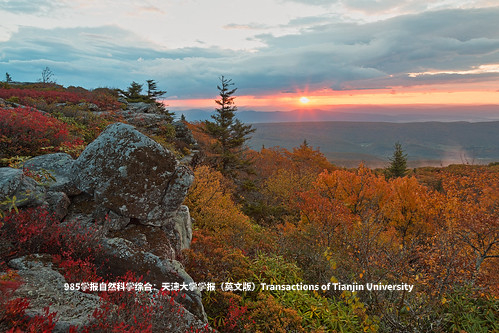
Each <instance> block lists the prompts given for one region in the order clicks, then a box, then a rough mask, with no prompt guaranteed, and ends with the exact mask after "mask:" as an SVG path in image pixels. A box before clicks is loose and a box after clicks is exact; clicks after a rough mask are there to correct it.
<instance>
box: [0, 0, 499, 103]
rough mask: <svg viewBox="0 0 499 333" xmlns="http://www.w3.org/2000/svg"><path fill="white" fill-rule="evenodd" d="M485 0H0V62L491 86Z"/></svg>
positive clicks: (74, 75)
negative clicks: (228, 0) (143, 0)
mask: <svg viewBox="0 0 499 333" xmlns="http://www.w3.org/2000/svg"><path fill="white" fill-rule="evenodd" d="M496 4H497V3H496ZM493 5H494V1H474V2H473V1H471V2H470V1H457V0H456V1H443V0H442V1H440V0H435V1H427V2H421V1H412V0H407V1H403V0H400V1H392V0H387V1H366V0H337V1H334V0H331V1H327V0H314V1H310V0H306V1H305V0H303V1H300V0H255V1H242V0H235V1H230V2H227V1H219V0H213V1H201V0H197V1H196V0H182V1H180V0H172V1H167V2H165V1H154V0H151V1H147V2H136V1H115V0H100V1H97V0H96V1H83V0H80V1H78V0H75V1H63V0H60V1H44V0H36V1H33V0H30V1H25V0H16V1H9V0H7V1H6V0H0V16H1V17H2V21H1V22H0V71H2V72H0V73H2V75H3V73H4V72H8V73H9V74H10V75H11V76H12V77H13V79H14V80H17V81H36V79H38V78H39V77H40V73H41V71H42V69H43V68H45V67H46V66H49V67H50V68H51V70H52V71H53V72H54V73H55V78H56V79H57V82H59V83H61V84H64V85H82V86H85V87H89V88H95V87H99V86H109V87H119V88H124V87H126V86H127V85H128V84H129V83H130V82H131V81H133V80H134V81H144V80H146V79H151V78H152V79H155V80H157V81H158V82H159V85H160V88H161V89H166V90H168V95H170V96H171V97H172V98H178V99H192V98H210V97H211V96H213V95H215V94H216V91H215V89H214V88H215V87H216V84H217V78H218V77H219V76H220V75H222V74H223V75H225V76H228V77H231V78H232V79H233V80H234V82H236V84H237V86H238V87H239V92H242V93H243V94H244V95H251V96H263V95H266V96H271V95H275V94H284V93H286V92H289V93H292V94H294V93H303V92H304V91H305V90H307V91H309V92H315V93H316V94H321V95H328V94H338V93H341V92H344V93H345V92H352V91H356V92H358V91H392V92H393V91H404V89H406V90H408V91H409V90H411V91H416V90H417V91H425V90H427V91H430V90H432V89H446V90H449V91H450V92H452V91H455V90H456V89H464V90H466V89H468V90H482V91H484V92H487V94H488V95H492V96H493V92H496V90H497V89H498V88H497V82H499V20H497V18H498V17H499V7H498V6H496V7H494V6H493ZM442 87H444V88H442ZM496 94H497V92H496Z"/></svg>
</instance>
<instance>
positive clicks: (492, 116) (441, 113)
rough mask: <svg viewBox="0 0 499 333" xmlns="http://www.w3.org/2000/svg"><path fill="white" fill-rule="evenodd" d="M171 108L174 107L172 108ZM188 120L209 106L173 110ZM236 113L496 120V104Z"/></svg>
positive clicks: (249, 119) (245, 115)
mask: <svg viewBox="0 0 499 333" xmlns="http://www.w3.org/2000/svg"><path fill="white" fill-rule="evenodd" d="M173 111H175V110H173ZM175 112H176V113H177V114H178V115H179V116H180V115H181V114H183V115H184V116H185V117H186V119H187V120H188V121H203V120H207V119H210V115H211V114H213V112H214V109H213V110H204V109H192V110H184V111H175ZM236 115H237V117H238V118H239V119H240V120H241V121H243V122H245V123H275V122H314V121H356V122H422V121H442V122H449V121H469V122H483V121H499V105H474V106H435V105H416V106H415V105H409V106H374V105H366V106H359V105H352V106H339V107H334V108H330V109H328V110H322V109H314V108H302V109H296V110H292V111H267V112H264V111H253V110H240V111H238V112H237V113H236Z"/></svg>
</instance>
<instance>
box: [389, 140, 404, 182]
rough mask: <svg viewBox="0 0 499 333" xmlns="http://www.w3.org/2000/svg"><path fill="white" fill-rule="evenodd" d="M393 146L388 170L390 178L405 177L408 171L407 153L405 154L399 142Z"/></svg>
mask: <svg viewBox="0 0 499 333" xmlns="http://www.w3.org/2000/svg"><path fill="white" fill-rule="evenodd" d="M393 148H394V151H393V155H392V157H391V158H390V166H389V167H388V168H387V170H386V171H387V173H388V176H389V177H390V178H397V177H404V176H405V175H406V173H407V154H404V151H403V150H402V145H401V144H400V143H399V142H397V143H395V145H394V146H393Z"/></svg>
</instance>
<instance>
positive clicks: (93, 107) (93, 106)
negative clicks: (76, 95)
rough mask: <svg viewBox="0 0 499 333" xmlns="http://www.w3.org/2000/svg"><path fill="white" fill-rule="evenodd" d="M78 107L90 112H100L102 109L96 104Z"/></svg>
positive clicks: (84, 104) (81, 104) (84, 103)
mask: <svg viewBox="0 0 499 333" xmlns="http://www.w3.org/2000/svg"><path fill="white" fill-rule="evenodd" d="M78 106H81V107H84V108H87V109H88V110H89V111H100V108H99V107H98V106H97V105H96V104H94V103H87V102H82V103H80V104H78Z"/></svg>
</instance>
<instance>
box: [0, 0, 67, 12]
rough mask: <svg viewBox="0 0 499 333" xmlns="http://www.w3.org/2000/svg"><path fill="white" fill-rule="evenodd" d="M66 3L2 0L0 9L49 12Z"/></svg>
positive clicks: (42, 0)
mask: <svg viewBox="0 0 499 333" xmlns="http://www.w3.org/2000/svg"><path fill="white" fill-rule="evenodd" d="M62 7H64V5H63V4H62V3H61V2H60V1H56V0H53V1H52V0H0V10H3V11H6V12H11V13H16V14H40V15H44V14H48V13H51V12H53V11H54V10H56V9H59V8H62Z"/></svg>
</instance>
